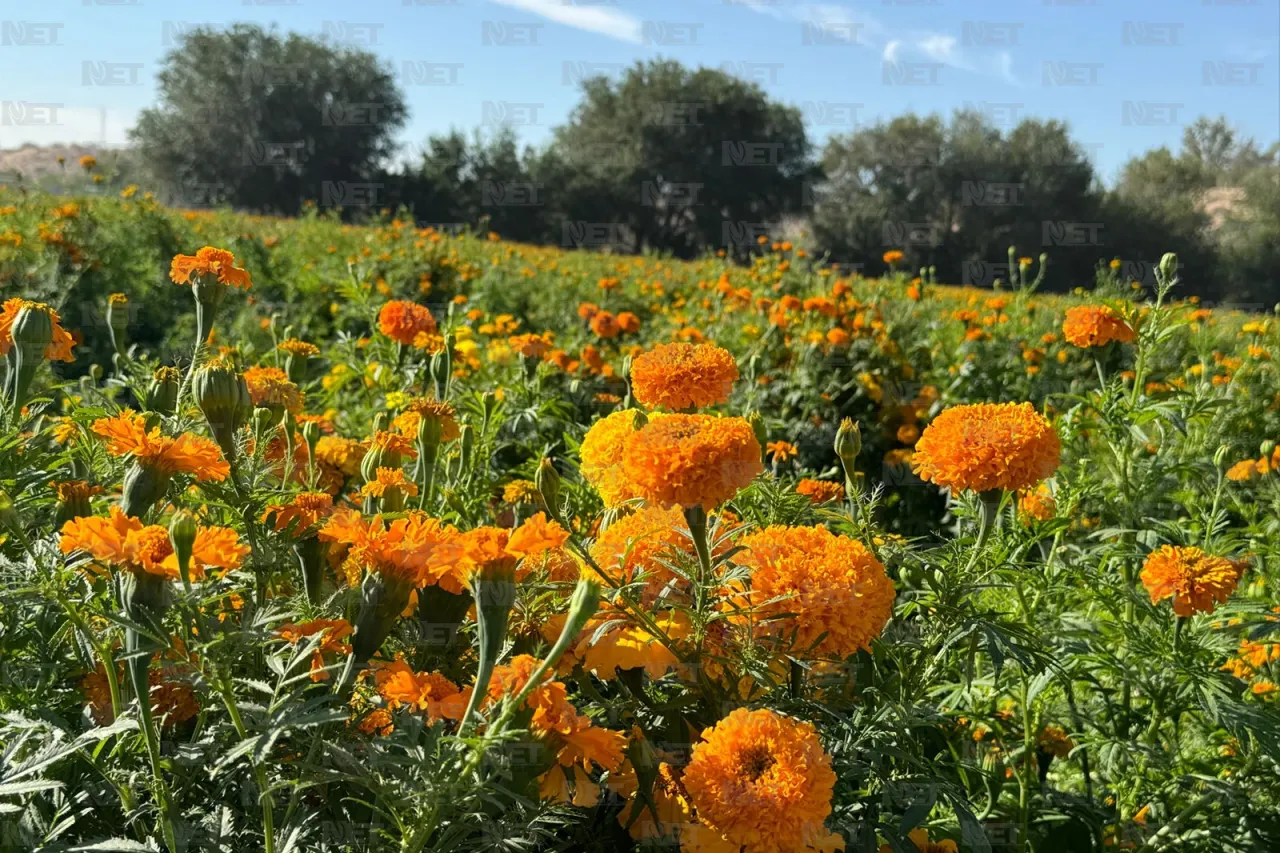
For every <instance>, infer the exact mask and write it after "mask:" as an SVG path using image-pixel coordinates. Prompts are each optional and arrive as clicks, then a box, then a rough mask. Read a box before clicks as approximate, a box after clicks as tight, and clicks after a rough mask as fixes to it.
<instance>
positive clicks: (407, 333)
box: [378, 299, 436, 346]
mask: <svg viewBox="0 0 1280 853" xmlns="http://www.w3.org/2000/svg"><path fill="white" fill-rule="evenodd" d="M435 330H436V318H435V317H433V316H431V311H430V310H429V309H427V308H426V307H425V306H423V305H419V304H418V303H416V302H407V301H405V300H400V299H397V300H392V301H391V302H388V303H387V304H386V305H383V306H382V310H380V311H379V312H378V331H380V332H382V334H384V335H386V336H387V337H389V338H391V340H393V341H395V342H396V343H398V344H404V345H405V346H413V344H414V340H415V339H416V338H417V336H418V335H420V334H423V333H426V334H432V333H434V332H435Z"/></svg>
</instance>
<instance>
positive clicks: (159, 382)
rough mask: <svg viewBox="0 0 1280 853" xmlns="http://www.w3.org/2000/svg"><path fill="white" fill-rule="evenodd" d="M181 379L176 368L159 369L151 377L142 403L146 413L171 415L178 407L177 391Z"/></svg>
mask: <svg viewBox="0 0 1280 853" xmlns="http://www.w3.org/2000/svg"><path fill="white" fill-rule="evenodd" d="M180 387H181V377H180V375H179V374H178V369H177V368H176V367H161V368H158V369H157V370H156V372H155V373H154V374H153V375H152V377H151V384H149V385H148V386H147V397H146V400H145V401H144V404H145V405H146V408H147V411H149V412H159V413H160V414H162V415H172V414H173V412H174V410H175V409H176V408H177V406H178V389H179V388H180Z"/></svg>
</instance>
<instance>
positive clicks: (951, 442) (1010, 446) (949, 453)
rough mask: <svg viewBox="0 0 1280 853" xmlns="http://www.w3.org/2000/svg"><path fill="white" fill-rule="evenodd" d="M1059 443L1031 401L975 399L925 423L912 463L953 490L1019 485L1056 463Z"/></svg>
mask: <svg viewBox="0 0 1280 853" xmlns="http://www.w3.org/2000/svg"><path fill="white" fill-rule="evenodd" d="M1061 455H1062V443H1061V441H1060V440H1059V439H1058V434H1057V432H1055V431H1054V429H1053V426H1052V425H1051V424H1050V423H1049V422H1048V421H1047V420H1046V419H1045V418H1044V416H1043V415H1041V414H1040V413H1039V412H1037V411H1036V410H1035V407H1033V406H1032V405H1031V404H1030V403H978V404H975V405H968V406H953V407H951V408H949V409H946V410H944V411H943V412H942V413H941V414H939V415H938V416H937V417H936V418H934V419H933V421H932V422H931V423H930V424H929V425H928V426H927V427H925V430H924V433H923V434H922V435H921V436H920V440H919V442H917V443H916V447H915V454H914V455H913V456H912V459H911V464H912V467H913V468H914V469H915V472H916V473H917V474H918V475H919V476H920V477H921V478H922V479H924V480H929V481H931V482H934V483H937V484H938V485H939V486H942V487H945V488H949V489H951V490H953V491H957V492H958V491H974V492H987V491H991V490H993V489H1003V490H1005V491H1011V492H1013V491H1021V490H1023V489H1028V488H1031V487H1032V486H1035V485H1037V484H1038V483H1039V482H1040V481H1042V480H1044V479H1046V478H1048V477H1050V476H1052V475H1053V473H1054V472H1055V471H1056V470H1057V469H1058V464H1059V462H1060V458H1061Z"/></svg>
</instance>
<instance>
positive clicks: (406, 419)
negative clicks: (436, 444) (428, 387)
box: [391, 397, 462, 442]
mask: <svg viewBox="0 0 1280 853" xmlns="http://www.w3.org/2000/svg"><path fill="white" fill-rule="evenodd" d="M456 414H457V413H456V411H455V410H454V408H453V405H452V404H451V403H446V402H445V401H443V400H436V399H433V398H431V397H419V398H417V399H414V400H410V401H409V402H408V404H407V405H406V406H405V407H404V411H403V412H401V413H400V414H398V415H396V418H395V420H393V421H392V422H391V426H392V427H394V428H395V430H396V431H397V432H399V433H400V434H401V435H404V436H407V437H408V438H412V439H414V440H415V441H416V440H417V437H418V424H420V423H421V422H422V421H423V420H427V421H430V422H431V424H432V425H433V426H438V427H439V430H440V441H441V442H450V441H454V440H456V439H457V438H458V437H459V436H460V435H461V434H462V431H461V430H460V429H458V421H457V419H456Z"/></svg>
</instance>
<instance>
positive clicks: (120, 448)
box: [93, 409, 231, 482]
mask: <svg viewBox="0 0 1280 853" xmlns="http://www.w3.org/2000/svg"><path fill="white" fill-rule="evenodd" d="M93 432H94V433H95V434H96V435H99V436H101V437H102V438H104V439H106V441H107V452H108V453H110V454H111V455H112V456H132V457H133V458H134V459H136V460H137V461H138V462H139V463H141V464H142V465H144V466H146V467H148V468H152V469H154V470H156V471H159V472H161V473H164V474H174V473H183V474H192V475H194V476H195V478H196V479H197V480H200V481H206V480H215V481H218V482H221V481H222V480H225V479H227V475H228V474H230V473H231V466H230V465H228V464H227V461H226V460H225V459H223V458H222V451H221V450H219V449H218V445H217V443H215V442H214V441H213V440H212V439H208V438H205V437H203V436H199V435H192V434H191V433H189V432H184V433H183V434H182V435H180V436H178V437H177V438H169V437H168V436H164V435H161V434H160V428H159V427H153V428H152V429H150V430H148V429H147V419H146V418H145V417H144V416H143V415H140V414H138V413H136V412H133V411H130V410H129V409H125V410H123V411H122V412H120V414H118V415H116V416H115V417H110V418H99V419H98V420H96V421H94V422H93Z"/></svg>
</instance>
